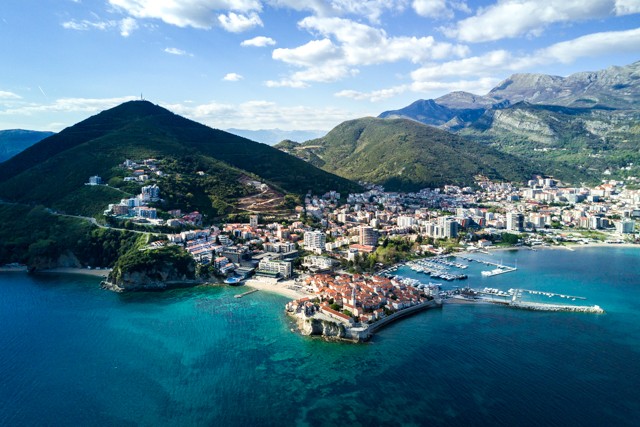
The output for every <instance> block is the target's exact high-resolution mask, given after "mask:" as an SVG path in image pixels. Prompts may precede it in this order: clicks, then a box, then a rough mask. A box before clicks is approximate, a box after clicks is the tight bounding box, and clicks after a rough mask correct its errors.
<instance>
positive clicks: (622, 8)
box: [615, 0, 640, 16]
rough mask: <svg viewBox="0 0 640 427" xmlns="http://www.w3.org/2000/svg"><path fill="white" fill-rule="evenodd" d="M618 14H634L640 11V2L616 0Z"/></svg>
mask: <svg viewBox="0 0 640 427" xmlns="http://www.w3.org/2000/svg"><path fill="white" fill-rule="evenodd" d="M615 11H616V15H618V16H621V15H632V14H634V13H640V2H639V1H638V0H616V7H615Z"/></svg>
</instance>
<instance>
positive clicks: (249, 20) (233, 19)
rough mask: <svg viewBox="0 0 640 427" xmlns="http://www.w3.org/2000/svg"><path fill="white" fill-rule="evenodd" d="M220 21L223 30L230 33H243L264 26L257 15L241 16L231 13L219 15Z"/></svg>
mask: <svg viewBox="0 0 640 427" xmlns="http://www.w3.org/2000/svg"><path fill="white" fill-rule="evenodd" d="M218 21H219V22H220V25H221V26H222V28H224V29H225V30H227V31H229V32H230V33H241V32H243V31H247V30H250V29H252V28H254V27H262V26H263V25H262V20H261V19H260V17H259V16H258V15H257V14H255V13H252V14H250V15H239V14H237V13H233V12H229V13H228V14H227V15H219V16H218Z"/></svg>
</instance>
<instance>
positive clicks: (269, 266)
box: [258, 258, 293, 279]
mask: <svg viewBox="0 0 640 427" xmlns="http://www.w3.org/2000/svg"><path fill="white" fill-rule="evenodd" d="M292 270H293V268H292V266H291V263H290V262H288V261H282V260H271V259H267V258H264V259H262V260H261V261H260V263H259V264H258V273H259V272H261V271H262V272H271V273H278V274H280V276H282V277H283V278H285V279H288V278H289V277H291V272H292Z"/></svg>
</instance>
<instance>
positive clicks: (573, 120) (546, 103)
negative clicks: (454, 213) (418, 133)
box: [379, 61, 640, 174]
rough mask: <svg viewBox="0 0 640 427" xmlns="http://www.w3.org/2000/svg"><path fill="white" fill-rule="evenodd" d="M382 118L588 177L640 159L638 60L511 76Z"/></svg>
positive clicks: (402, 109) (391, 111)
mask: <svg viewBox="0 0 640 427" xmlns="http://www.w3.org/2000/svg"><path fill="white" fill-rule="evenodd" d="M379 117H381V118H407V119H411V120H415V121H418V122H420V123H424V124H427V125H431V126H436V127H439V128H441V129H445V130H448V131H451V132H455V133H458V134H461V135H464V136H467V137H471V138H474V139H476V140H478V141H481V142H484V143H486V144H490V145H493V146H494V147H496V148H498V149H500V150H503V151H506V152H508V153H512V154H515V155H518V156H521V157H523V158H527V159H532V158H533V159H535V160H536V161H538V162H542V163H545V162H549V161H557V160H560V161H563V162H566V163H567V164H569V165H573V166H574V167H577V168H578V170H582V171H585V173H587V171H588V172H589V173H596V174H597V173H602V172H603V171H605V170H608V169H611V168H614V169H619V168H621V167H624V166H625V165H627V164H629V163H637V162H639V161H640V127H639V125H638V123H639V121H640V61H638V62H634V63H633V64H630V65H627V66H624V67H618V66H614V67H609V68H607V69H605V70H601V71H597V72H580V73H575V74H572V75H570V76H568V77H560V76H548V75H544V74H514V75H512V76H511V77H509V78H507V79H505V80H504V81H502V82H501V83H500V84H498V85H497V86H496V87H495V88H493V89H492V90H491V91H489V93H487V94H486V95H484V96H480V95H474V94H471V93H468V92H452V93H450V94H447V95H444V96H442V97H440V98H437V99H435V100H418V101H416V102H414V103H412V104H410V105H408V106H406V107H404V108H401V109H398V110H390V111H385V112H383V113H381V114H380V116H379Z"/></svg>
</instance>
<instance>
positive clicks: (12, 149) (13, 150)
mask: <svg viewBox="0 0 640 427" xmlns="http://www.w3.org/2000/svg"><path fill="white" fill-rule="evenodd" d="M51 135H53V132H38V131H34V130H24V129H8V130H0V163H2V162H4V161H5V160H7V159H9V158H11V157H13V156H15V155H16V154H18V153H19V152H21V151H22V150H25V149H26V148H28V147H31V146H32V145H33V144H35V143H36V142H39V141H42V140H43V139H44V138H46V137H48V136H51Z"/></svg>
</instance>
